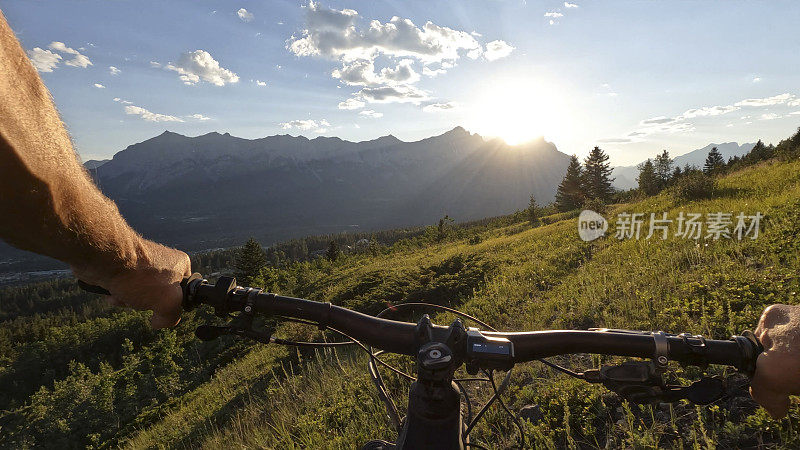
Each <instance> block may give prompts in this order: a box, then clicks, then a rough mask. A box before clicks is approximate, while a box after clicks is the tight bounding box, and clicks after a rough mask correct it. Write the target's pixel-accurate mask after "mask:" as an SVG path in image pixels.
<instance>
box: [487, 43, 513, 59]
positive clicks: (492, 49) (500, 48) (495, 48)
mask: <svg viewBox="0 0 800 450" xmlns="http://www.w3.org/2000/svg"><path fill="white" fill-rule="evenodd" d="M512 51H514V47H512V46H511V45H509V44H508V42H506V41H500V40H497V41H492V42H489V43H488V44H486V51H485V52H483V57H484V58H486V59H487V60H489V61H494V60H496V59H500V58H505V57H506V56H508V55H510V54H511V52H512Z"/></svg>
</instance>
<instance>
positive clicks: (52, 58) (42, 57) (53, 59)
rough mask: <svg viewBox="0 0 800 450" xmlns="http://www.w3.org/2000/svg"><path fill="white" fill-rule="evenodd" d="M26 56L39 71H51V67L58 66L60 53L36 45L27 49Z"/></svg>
mask: <svg viewBox="0 0 800 450" xmlns="http://www.w3.org/2000/svg"><path fill="white" fill-rule="evenodd" d="M28 58H29V59H30V60H31V64H33V67H34V68H36V70H38V71H39V72H52V71H53V69H55V68H56V67H58V62H59V61H60V60H61V55H59V54H58V53H53V52H51V51H50V50H42V49H41V48H39V47H36V48H34V49H33V50H28Z"/></svg>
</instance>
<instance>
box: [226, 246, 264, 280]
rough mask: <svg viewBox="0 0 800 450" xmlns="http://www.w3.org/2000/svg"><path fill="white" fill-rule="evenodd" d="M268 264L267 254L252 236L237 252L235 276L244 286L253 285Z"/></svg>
mask: <svg viewBox="0 0 800 450" xmlns="http://www.w3.org/2000/svg"><path fill="white" fill-rule="evenodd" d="M266 264H267V254H266V252H264V249H263V248H262V247H261V244H259V243H258V241H257V240H255V238H252V237H251V238H250V239H249V240H248V241H247V242H245V244H244V245H243V246H242V247H241V248H240V249H239V251H238V252H237V253H236V259H235V261H234V276H235V277H236V281H238V283H239V284H241V285H242V286H252V285H253V284H254V281H256V280H257V279H258V278H260V276H261V271H262V270H263V269H264V267H265V266H266Z"/></svg>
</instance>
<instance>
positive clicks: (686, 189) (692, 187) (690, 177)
mask: <svg viewBox="0 0 800 450" xmlns="http://www.w3.org/2000/svg"><path fill="white" fill-rule="evenodd" d="M714 189H715V182H714V178H713V177H711V176H709V175H706V174H704V173H703V172H700V171H696V172H692V173H689V174H687V175H685V176H683V177H681V179H680V180H678V182H677V183H676V184H675V194H676V195H677V196H678V198H680V199H682V200H699V199H703V198H709V197H711V196H712V195H713V194H714Z"/></svg>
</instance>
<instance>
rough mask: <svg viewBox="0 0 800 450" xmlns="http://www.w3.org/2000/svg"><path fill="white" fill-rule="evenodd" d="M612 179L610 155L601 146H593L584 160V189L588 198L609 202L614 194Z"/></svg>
mask: <svg viewBox="0 0 800 450" xmlns="http://www.w3.org/2000/svg"><path fill="white" fill-rule="evenodd" d="M612 181H614V179H613V178H611V164H609V162H608V155H606V152H604V151H603V150H601V149H600V147H595V148H593V149H592V151H591V152H589V156H587V157H586V159H585V160H584V162H583V191H584V192H585V194H586V196H587V197H588V198H596V199H598V200H600V201H602V202H603V203H609V202H610V201H611V196H612V195H613V194H614V188H613V187H612V186H611V182H612Z"/></svg>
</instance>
